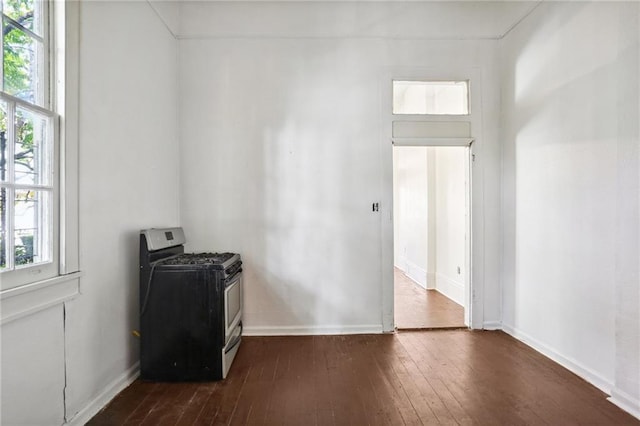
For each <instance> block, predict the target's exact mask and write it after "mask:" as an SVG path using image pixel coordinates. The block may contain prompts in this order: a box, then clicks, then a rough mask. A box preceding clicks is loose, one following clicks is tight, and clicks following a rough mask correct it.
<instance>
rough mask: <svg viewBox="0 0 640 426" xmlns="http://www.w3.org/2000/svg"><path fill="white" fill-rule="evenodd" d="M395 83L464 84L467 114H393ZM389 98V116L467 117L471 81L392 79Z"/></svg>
mask: <svg viewBox="0 0 640 426" xmlns="http://www.w3.org/2000/svg"><path fill="white" fill-rule="evenodd" d="M395 83H426V84H437V83H465V87H466V89H467V96H466V98H467V99H466V100H467V105H466V106H467V112H466V113H463V114H455V113H432V112H428V113H427V112H425V113H408V112H406V113H405V112H395V110H394V105H393V99H394V98H395ZM391 85H392V87H391V96H392V105H391V109H392V112H391V115H393V116H397V117H411V116H414V117H469V116H471V81H470V80H468V79H462V80H444V79H429V80H427V79H424V78H418V79H416V78H394V79H393V80H392V82H391Z"/></svg>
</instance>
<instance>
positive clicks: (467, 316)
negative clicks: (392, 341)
mask: <svg viewBox="0 0 640 426" xmlns="http://www.w3.org/2000/svg"><path fill="white" fill-rule="evenodd" d="M450 139H451V140H449V141H445V143H444V144H443V143H442V142H443V141H442V139H439V138H420V139H419V140H418V139H414V140H411V141H407V140H402V139H399V140H397V139H394V140H393V141H392V143H393V146H394V147H402V146H412V147H425V148H426V147H434V148H441V147H460V148H465V150H466V153H467V157H468V158H467V161H466V164H465V171H464V185H465V194H464V198H465V199H464V206H465V225H464V226H465V238H464V240H465V244H464V270H465V278H464V306H463V308H464V325H466V326H467V327H470V328H471V318H472V315H471V311H472V310H473V306H472V304H471V289H472V287H471V279H472V277H471V241H470V237H471V235H472V233H471V229H472V227H471V203H470V200H471V195H472V189H471V188H472V187H473V185H472V182H471V179H472V177H473V176H472V173H471V163H472V162H473V155H472V153H471V145H472V144H473V138H456V139H455V141H454V140H453V138H450ZM392 217H393V216H392ZM394 220H395V219H394ZM394 318H395V313H394ZM394 327H395V324H394Z"/></svg>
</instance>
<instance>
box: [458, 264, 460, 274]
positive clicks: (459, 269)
mask: <svg viewBox="0 0 640 426" xmlns="http://www.w3.org/2000/svg"><path fill="white" fill-rule="evenodd" d="M458 275H460V267H459V266H458Z"/></svg>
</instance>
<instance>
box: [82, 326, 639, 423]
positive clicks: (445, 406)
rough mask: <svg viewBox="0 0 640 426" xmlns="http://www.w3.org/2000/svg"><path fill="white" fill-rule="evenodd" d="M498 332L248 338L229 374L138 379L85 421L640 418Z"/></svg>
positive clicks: (618, 420)
mask: <svg viewBox="0 0 640 426" xmlns="http://www.w3.org/2000/svg"><path fill="white" fill-rule="evenodd" d="M605 398H606V395H605V394H604V393H602V392H600V391H599V390H597V389H596V388H594V387H593V386H591V385H589V384H588V383H586V382H585V381H583V380H582V379H580V378H578V377H577V376H575V375H573V374H572V373H570V372H569V371H567V370H565V369H564V368H562V367H560V366H559V365H558V364H556V363H554V362H552V361H551V360H549V359H547V358H545V357H544V356H543V355H541V354H539V353H537V352H535V351H534V350H532V349H531V348H529V347H527V346H526V345H524V344H522V343H521V342H519V341H517V340H515V339H513V338H511V337H510V336H508V335H506V334H504V333H502V332H499V331H469V330H447V331H411V332H399V333H396V334H380V335H351V336H289V337H243V342H242V345H241V347H240V350H239V352H238V355H237V358H236V360H235V362H234V364H233V365H232V367H231V371H230V372H229V376H228V377H227V379H226V380H224V381H220V382H211V383H147V382H142V381H139V380H138V381H136V382H134V383H133V384H132V385H131V386H129V387H128V388H127V389H125V390H124V391H123V392H121V393H120V394H119V395H118V396H117V397H116V398H115V399H114V400H113V401H112V402H111V403H110V404H109V405H108V406H107V407H106V408H105V409H104V410H103V411H102V412H100V413H99V414H98V415H96V416H95V417H94V418H93V419H92V420H91V421H90V422H89V423H88V424H89V425H91V426H100V425H321V426H322V425H420V424H450V425H455V424H477V425H524V424H531V425H545V424H546V425H577V424H589V425H640V421H638V420H636V419H634V418H633V417H631V416H630V415H628V414H626V413H625V412H623V411H622V410H620V409H619V408H617V407H616V406H614V405H612V404H611V403H609V402H608V401H607V400H606V399H605Z"/></svg>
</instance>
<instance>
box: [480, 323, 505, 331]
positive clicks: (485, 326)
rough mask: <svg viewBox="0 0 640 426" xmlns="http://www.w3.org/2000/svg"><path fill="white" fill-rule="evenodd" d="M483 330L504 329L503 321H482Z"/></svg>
mask: <svg viewBox="0 0 640 426" xmlns="http://www.w3.org/2000/svg"><path fill="white" fill-rule="evenodd" d="M482 329H483V330H502V322H500V321H485V322H483V323H482Z"/></svg>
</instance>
